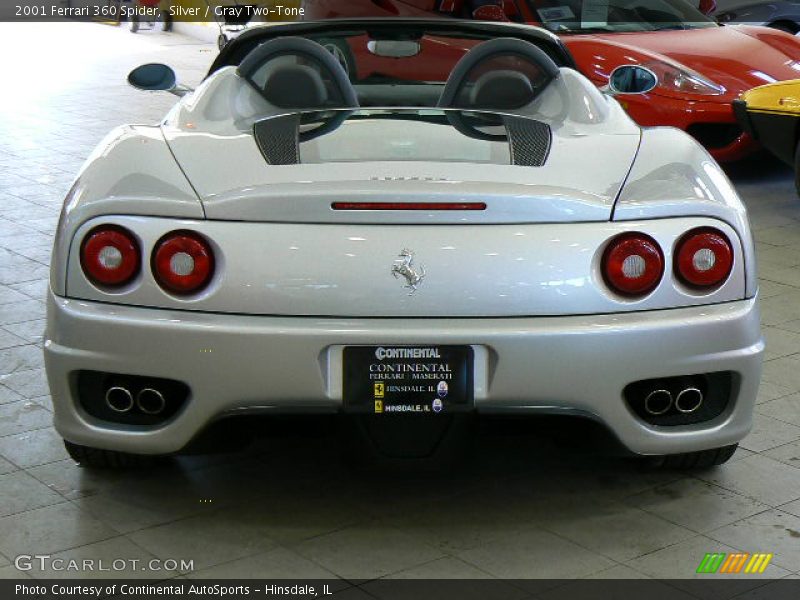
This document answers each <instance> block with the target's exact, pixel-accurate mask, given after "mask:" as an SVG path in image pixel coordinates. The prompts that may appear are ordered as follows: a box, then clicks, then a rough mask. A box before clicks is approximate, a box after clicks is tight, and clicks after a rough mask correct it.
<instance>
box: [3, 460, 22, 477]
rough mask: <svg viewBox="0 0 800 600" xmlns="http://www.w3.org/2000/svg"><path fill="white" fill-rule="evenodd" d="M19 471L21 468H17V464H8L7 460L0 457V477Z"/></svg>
mask: <svg viewBox="0 0 800 600" xmlns="http://www.w3.org/2000/svg"><path fill="white" fill-rule="evenodd" d="M18 469H19V467H17V466H16V465H15V464H13V463H10V462H8V461H7V460H6V459H5V458H2V457H0V475H5V474H6V473H12V472H13V471H17V470H18Z"/></svg>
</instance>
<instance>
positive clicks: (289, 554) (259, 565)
mask: <svg viewBox="0 0 800 600" xmlns="http://www.w3.org/2000/svg"><path fill="white" fill-rule="evenodd" d="M188 577H190V578H191V579H250V578H254V577H257V578H259V579H334V575H333V573H331V572H330V571H328V570H327V569H324V568H322V567H321V566H319V565H318V564H316V563H315V562H312V561H310V560H308V559H307V558H304V557H302V556H300V555H299V554H297V553H296V552H294V551H292V550H289V549H288V548H282V547H278V548H274V549H272V550H268V551H267V552H263V553H261V554H255V555H253V556H248V557H246V558H240V559H237V560H233V561H231V562H226V563H223V564H220V565H216V566H213V567H209V568H207V569H202V570H199V571H193V572H192V573H190V574H189V575H188ZM341 587H342V584H341V583H336V582H335V581H334V582H333V583H332V584H331V589H332V590H333V589H339V588H341Z"/></svg>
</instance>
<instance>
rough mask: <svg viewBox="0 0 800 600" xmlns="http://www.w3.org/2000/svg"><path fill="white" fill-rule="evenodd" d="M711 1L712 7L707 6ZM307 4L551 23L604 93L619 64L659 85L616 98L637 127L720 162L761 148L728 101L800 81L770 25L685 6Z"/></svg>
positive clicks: (314, 10)
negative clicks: (671, 133) (723, 20)
mask: <svg viewBox="0 0 800 600" xmlns="http://www.w3.org/2000/svg"><path fill="white" fill-rule="evenodd" d="M705 4H708V7H707V8H708V9H709V10H710V9H713V2H710V0H703V2H701V3H700V6H701V7H704V6H705ZM303 6H304V8H305V18H306V19H314V20H316V19H329V18H337V17H341V18H352V17H392V16H395V17H428V18H429V17H431V16H436V15H438V16H441V17H456V18H474V19H479V20H498V21H499V20H509V21H516V22H526V23H530V24H532V25H538V26H541V27H544V28H546V29H548V30H550V31H552V32H553V33H555V34H557V35H558V36H559V37H560V38H561V40H562V41H563V42H564V44H565V45H566V46H567V47H568V48H569V50H570V52H571V53H572V55H573V57H574V59H575V62H576V64H577V66H578V68H579V69H580V70H581V71H582V72H583V74H584V75H586V76H587V77H589V78H590V79H591V80H592V81H593V82H594V83H595V84H596V85H597V86H599V87H601V88H605V87H606V86H608V84H609V78H610V76H611V75H612V73H613V72H614V70H615V69H616V68H618V67H620V66H623V65H640V66H642V67H645V68H646V69H647V72H649V73H650V74H652V75H654V76H655V78H656V80H657V84H656V85H655V87H653V89H652V90H650V91H647V92H646V93H615V95H616V96H617V99H618V100H619V101H620V102H621V103H622V105H623V106H624V107H625V108H626V109H627V111H628V112H629V113H630V115H631V116H632V117H633V118H634V119H635V120H636V121H637V122H638V123H639V124H640V125H645V126H648V125H671V126H674V127H679V128H681V129H684V130H686V131H687V132H689V133H690V134H691V135H693V136H694V137H695V138H696V139H698V140H699V141H700V142H701V143H702V144H703V145H704V146H705V147H706V148H708V150H709V151H710V152H711V153H712V154H713V155H714V157H715V158H716V159H717V160H720V161H731V160H738V159H740V158H743V157H744V156H746V155H747V154H749V153H751V152H753V151H754V150H756V149H757V148H758V144H757V143H756V142H755V141H754V140H753V139H752V138H750V137H749V136H748V135H747V134H746V133H744V132H743V131H742V130H741V129H740V128H739V126H738V124H737V122H736V118H735V116H734V114H733V109H732V105H731V102H732V101H733V100H735V99H737V98H738V97H739V95H740V94H741V93H742V92H744V91H746V90H749V89H751V88H753V87H756V86H759V85H763V84H765V83H772V82H774V81H782V80H786V79H797V78H800V40H798V39H795V38H794V37H793V36H791V35H789V34H787V33H784V32H782V31H777V30H775V29H768V28H765V27H752V26H745V25H734V26H731V25H726V26H722V25H720V24H718V23H717V22H716V21H714V20H713V19H712V18H710V17H707V16H705V15H704V14H703V13H702V12H700V10H698V9H697V8H694V7H693V6H692V5H690V4H689V3H687V2H686V1H685V0H305V2H304V4H303ZM442 50H443V51H444V49H442ZM453 50H455V49H453ZM459 50H461V49H459ZM461 51H463V50H461ZM341 60H342V61H345V60H346V58H345V57H341Z"/></svg>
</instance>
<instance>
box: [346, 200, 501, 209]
mask: <svg viewBox="0 0 800 600" xmlns="http://www.w3.org/2000/svg"><path fill="white" fill-rule="evenodd" d="M331 208H332V209H333V210H486V203H485V202H334V203H333V204H331Z"/></svg>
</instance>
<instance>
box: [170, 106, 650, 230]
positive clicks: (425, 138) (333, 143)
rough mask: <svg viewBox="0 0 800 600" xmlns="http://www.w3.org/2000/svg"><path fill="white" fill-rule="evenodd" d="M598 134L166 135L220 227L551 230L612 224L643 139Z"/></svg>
mask: <svg viewBox="0 0 800 600" xmlns="http://www.w3.org/2000/svg"><path fill="white" fill-rule="evenodd" d="M595 129H596V132H595V133H594V134H593V135H587V134H586V133H585V131H583V130H579V129H576V128H574V127H571V126H569V125H564V124H563V123H559V124H556V125H553V124H551V123H547V122H544V121H539V120H536V119H531V118H525V117H520V116H514V115H497V114H494V113H480V112H474V111H473V112H463V111H453V110H439V109H400V110H398V109H388V110H383V109H368V110H356V111H351V110H348V111H327V112H324V113H321V112H309V113H302V114H292V115H283V116H278V117H272V118H269V119H264V120H262V121H259V122H257V123H255V124H254V125H253V127H252V132H248V133H242V134H239V135H210V134H208V133H202V132H193V131H191V130H186V129H183V130H178V129H173V130H167V132H166V133H167V138H168V140H169V143H170V146H171V148H172V150H173V153H174V154H175V157H176V159H177V160H178V161H179V163H180V164H181V166H182V168H183V169H184V172H185V173H186V175H187V177H188V178H189V179H190V181H191V182H192V185H193V186H194V187H195V189H196V190H197V192H198V194H199V195H200V197H201V200H202V202H203V205H204V209H205V211H206V215H207V217H208V218H210V219H216V220H246V221H254V222H259V221H273V222H294V223H303V222H309V223H379V224H380V223H386V224H390V223H517V222H525V223H535V222H539V223H547V222H586V221H607V220H609V219H610V217H611V210H612V207H613V204H614V201H615V199H616V197H617V195H618V193H619V191H620V189H621V187H622V185H623V183H624V181H625V178H626V176H627V174H628V172H629V171H630V168H631V165H632V163H633V160H634V157H635V155H636V151H637V149H638V144H639V140H640V132H639V129H638V128H637V127H635V126H634V125H633V124H630V125H629V126H627V127H621V128H617V129H616V130H614V131H612V130H611V129H610V128H606V127H602V126H600V127H596V128H595ZM464 205H472V208H470V209H469V210H461V209H460V207H462V206H464ZM476 205H480V206H482V208H480V209H475V208H474V207H475V206H476ZM392 207H393V208H392Z"/></svg>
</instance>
